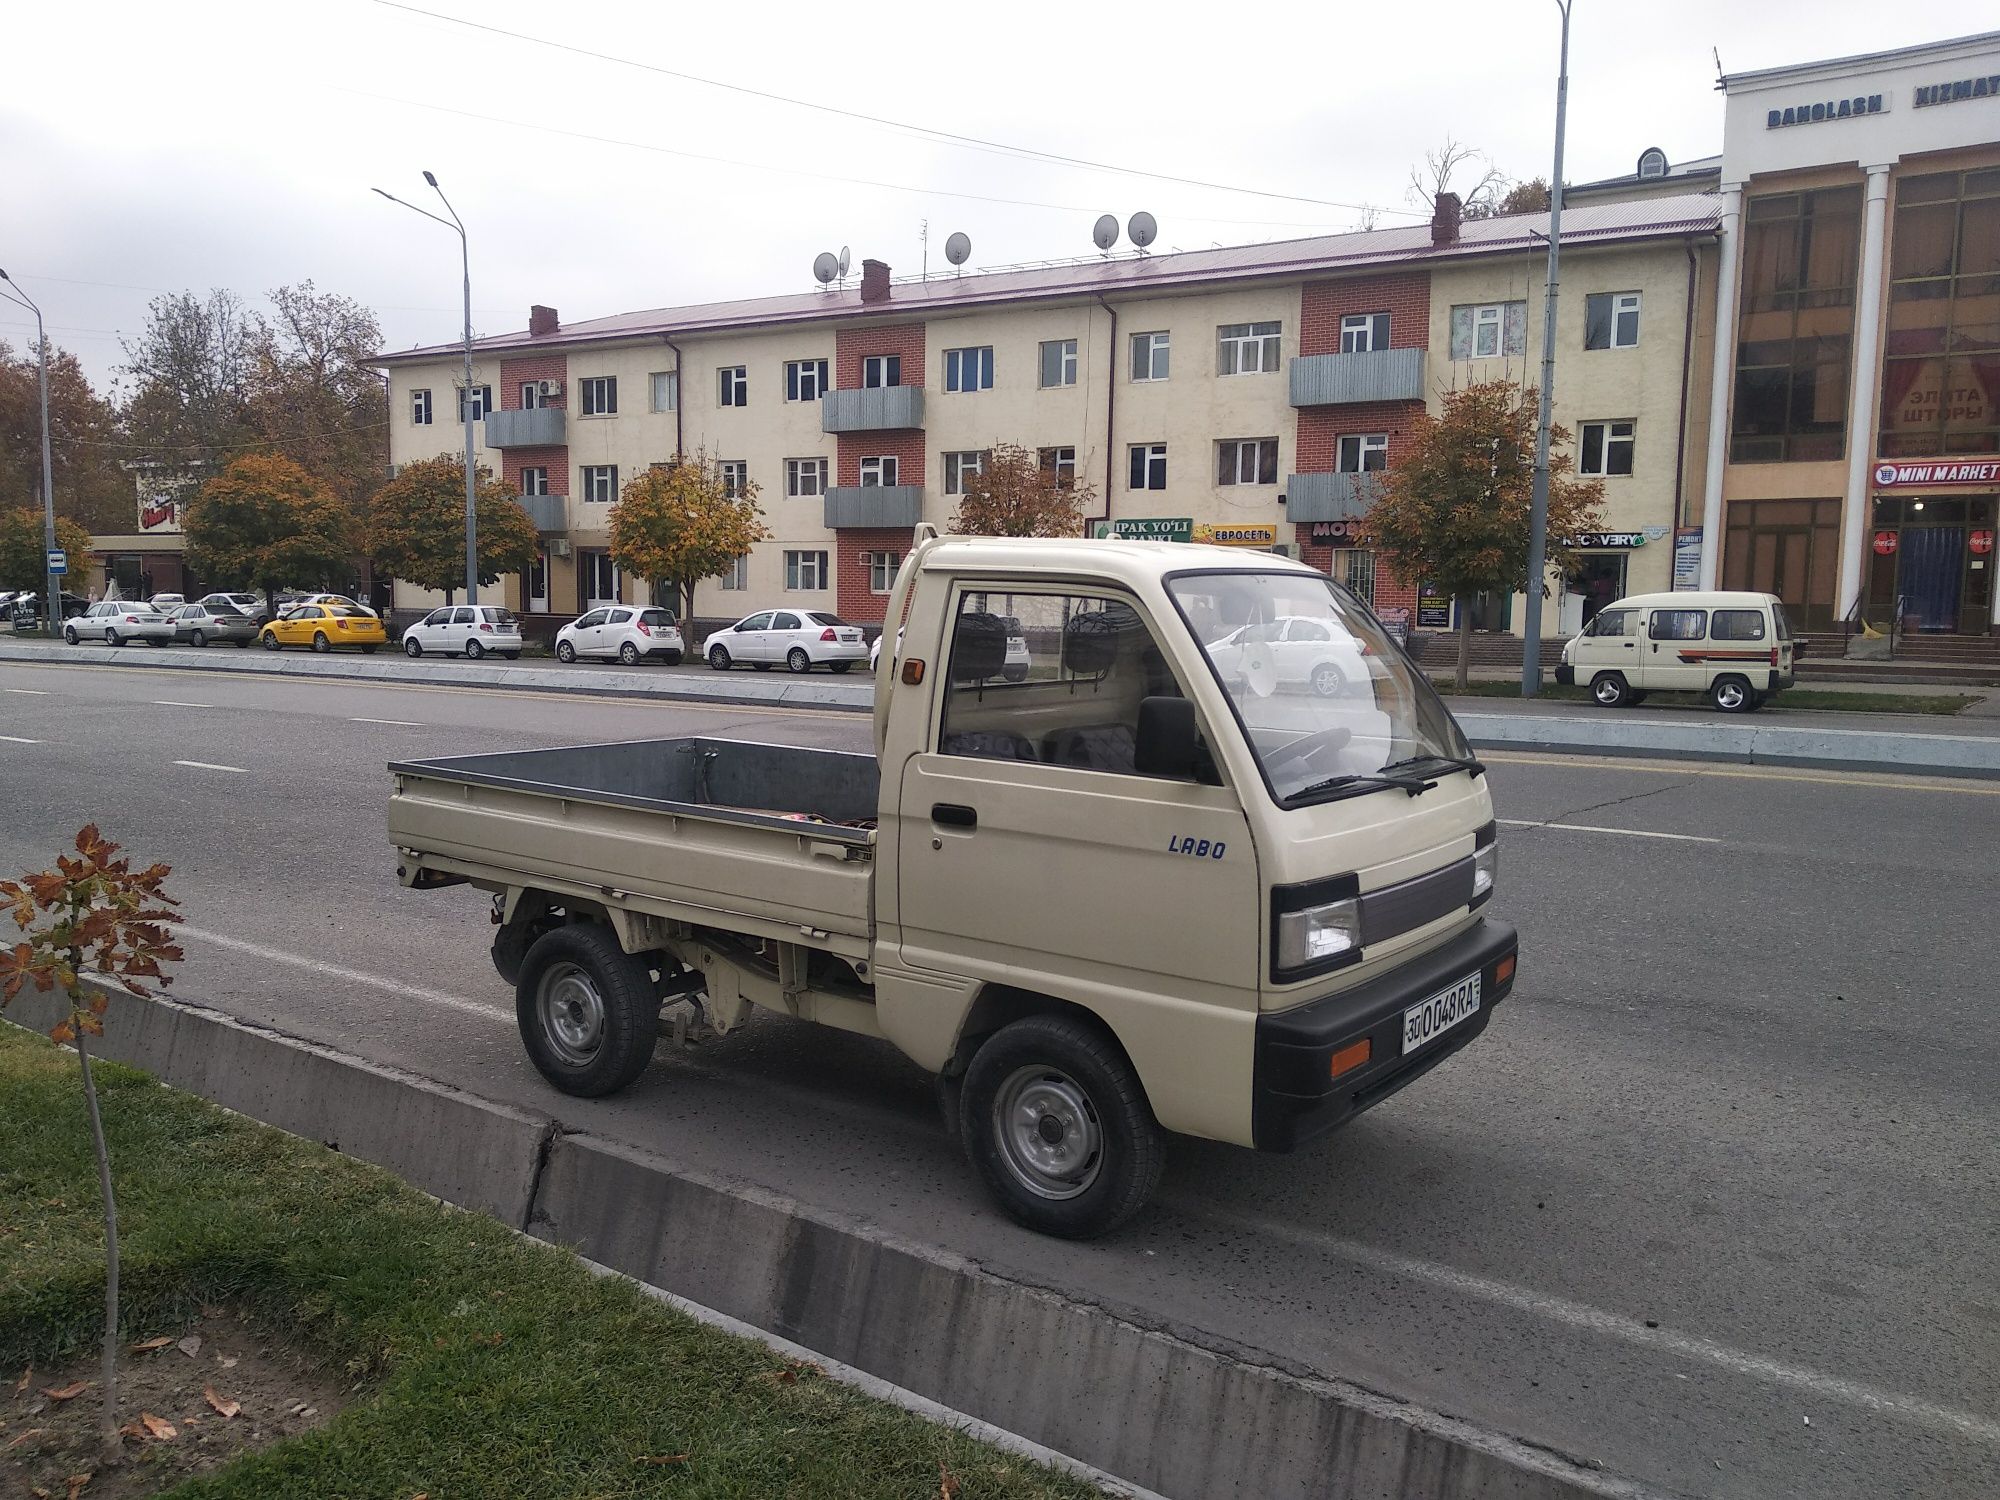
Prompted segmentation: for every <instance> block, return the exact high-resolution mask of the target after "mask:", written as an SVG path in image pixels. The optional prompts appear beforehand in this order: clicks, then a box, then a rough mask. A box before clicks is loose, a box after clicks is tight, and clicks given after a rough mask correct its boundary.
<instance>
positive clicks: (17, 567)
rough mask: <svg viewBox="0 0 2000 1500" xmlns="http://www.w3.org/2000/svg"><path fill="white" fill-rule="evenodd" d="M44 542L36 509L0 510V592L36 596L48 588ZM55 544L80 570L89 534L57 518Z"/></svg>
mask: <svg viewBox="0 0 2000 1500" xmlns="http://www.w3.org/2000/svg"><path fill="white" fill-rule="evenodd" d="M45 540H46V537H45V536H44V534H43V532H42V512H41V510H40V508H39V507H37V508H36V509H33V510H30V509H28V508H27V507H26V506H21V507H20V508H18V509H9V510H0V593H6V592H9V591H11V592H14V593H22V592H28V593H34V594H40V593H41V592H42V590H43V589H45V588H46V587H47V586H48V555H47V553H46V552H45V551H44V550H43V546H42V543H43V542H44V541H45ZM56 545H57V546H58V547H60V548H62V549H63V550H64V551H65V552H67V553H69V555H70V556H71V557H72V558H74V559H76V565H77V566H79V567H80V566H81V565H82V561H83V558H84V556H85V554H87V553H88V552H89V551H90V533H89V532H88V531H85V530H84V529H83V528H82V527H81V526H79V525H77V523H76V522H74V521H72V520H71V519H70V518H69V517H68V516H57V517H56ZM58 623H60V622H58Z"/></svg>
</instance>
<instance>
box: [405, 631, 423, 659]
mask: <svg viewBox="0 0 2000 1500" xmlns="http://www.w3.org/2000/svg"><path fill="white" fill-rule="evenodd" d="M423 654H424V643H423V642H422V641H420V640H418V639H417V638H416V637H415V636H413V635H406V636H404V637H403V655H405V656H407V657H409V659H410V660H411V661H415V660H416V659H417V658H418V657H420V656H422V655H423Z"/></svg>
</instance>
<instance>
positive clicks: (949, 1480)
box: [938, 1459, 958, 1500]
mask: <svg viewBox="0 0 2000 1500" xmlns="http://www.w3.org/2000/svg"><path fill="white" fill-rule="evenodd" d="M957 1494H958V1476H957V1475H956V1474H954V1473H952V1472H951V1470H949V1469H947V1468H946V1467H945V1466H944V1460H943V1459H939V1460H938V1500H955V1497H956V1496H957Z"/></svg>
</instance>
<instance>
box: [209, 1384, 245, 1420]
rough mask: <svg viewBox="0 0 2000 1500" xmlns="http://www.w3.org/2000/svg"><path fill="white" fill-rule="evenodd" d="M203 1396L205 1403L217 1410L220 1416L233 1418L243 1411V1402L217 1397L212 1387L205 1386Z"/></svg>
mask: <svg viewBox="0 0 2000 1500" xmlns="http://www.w3.org/2000/svg"><path fill="white" fill-rule="evenodd" d="M201 1396H202V1399H203V1400H204V1401H206V1402H207V1403H208V1404H209V1405H210V1406H212V1407H214V1408H215V1410H216V1414H217V1415H218V1416H224V1417H233V1416H235V1415H236V1414H237V1413H238V1412H239V1411H241V1410H243V1403H242V1402H240V1401H231V1400H228V1399H226V1398H224V1397H222V1396H218V1395H216V1394H215V1387H214V1386H212V1385H205V1386H203V1387H202V1388H201Z"/></svg>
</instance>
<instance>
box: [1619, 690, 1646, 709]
mask: <svg viewBox="0 0 2000 1500" xmlns="http://www.w3.org/2000/svg"><path fill="white" fill-rule="evenodd" d="M1647 696H1648V695H1647V694H1645V693H1643V692H1641V691H1640V690H1639V689H1638V688H1632V689H1630V690H1629V692H1628V693H1627V695H1626V698H1625V701H1626V703H1628V704H1629V705H1631V706H1632V707H1633V708H1637V707H1638V706H1639V705H1640V704H1641V703H1644V702H1645V701H1646V698H1647Z"/></svg>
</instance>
